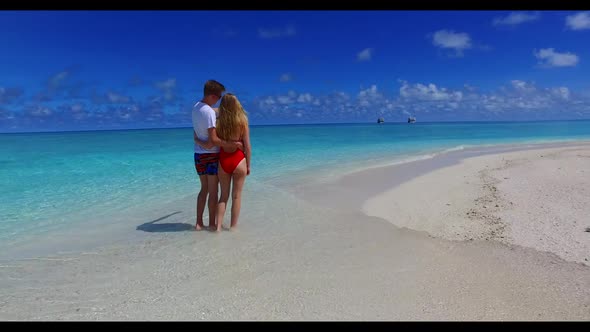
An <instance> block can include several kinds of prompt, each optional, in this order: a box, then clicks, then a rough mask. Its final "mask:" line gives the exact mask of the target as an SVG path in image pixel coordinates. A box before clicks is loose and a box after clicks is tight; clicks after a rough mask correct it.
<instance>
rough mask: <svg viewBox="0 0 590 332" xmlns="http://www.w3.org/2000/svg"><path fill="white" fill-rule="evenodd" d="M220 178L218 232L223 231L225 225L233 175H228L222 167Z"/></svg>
mask: <svg viewBox="0 0 590 332" xmlns="http://www.w3.org/2000/svg"><path fill="white" fill-rule="evenodd" d="M217 175H218V176H219V183H220V184H221V197H220V198H219V202H218V203H217V231H218V232H219V231H221V226H222V224H223V216H224V215H225V209H226V207H227V201H228V200H229V189H230V185H231V174H227V173H226V172H225V171H224V170H223V167H221V165H220V166H219V171H218V172H217Z"/></svg>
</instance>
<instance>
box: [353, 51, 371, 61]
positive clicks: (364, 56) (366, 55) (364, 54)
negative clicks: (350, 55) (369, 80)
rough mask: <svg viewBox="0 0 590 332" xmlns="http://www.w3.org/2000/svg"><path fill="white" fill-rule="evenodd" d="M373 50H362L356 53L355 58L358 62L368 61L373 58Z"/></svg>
mask: <svg viewBox="0 0 590 332" xmlns="http://www.w3.org/2000/svg"><path fill="white" fill-rule="evenodd" d="M373 51H374V50H373V49H372V48H365V49H364V50H362V51H360V52H358V53H357V55H356V58H357V60H358V61H369V60H371V57H372V56H373Z"/></svg>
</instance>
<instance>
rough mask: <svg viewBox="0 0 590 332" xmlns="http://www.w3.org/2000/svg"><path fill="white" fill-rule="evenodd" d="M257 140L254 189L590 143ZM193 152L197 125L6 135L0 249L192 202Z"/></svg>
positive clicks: (289, 135) (468, 126)
mask: <svg viewBox="0 0 590 332" xmlns="http://www.w3.org/2000/svg"><path fill="white" fill-rule="evenodd" d="M251 136H252V137H251V140H252V145H253V161H252V175H251V176H250V177H249V178H248V182H247V186H249V190H254V189H255V188H257V186H267V185H272V184H273V183H276V182H277V180H278V179H284V178H288V177H297V176H305V177H307V178H309V177H310V176H311V177H313V176H315V175H317V176H326V175H329V174H332V173H337V172H339V171H346V170H351V169H357V168H363V167H371V166H374V165H378V164H380V163H386V162H388V161H391V160H396V159H397V160H399V159H404V158H406V157H409V156H414V157H416V156H420V155H425V154H429V153H433V152H437V151H444V150H448V149H455V148H461V147H467V146H477V145H495V144H513V143H535V142H551V141H566V140H588V139H590V121H556V122H514V123H509V122H495V123H473V122H469V123H415V124H411V125H409V124H381V125H377V124H338V125H290V126H253V127H252V129H251ZM192 148H193V143H192V132H191V128H181V129H152V130H128V131H92V132H61V133H21V134H0V152H1V154H0V183H1V185H0V197H2V200H1V201H2V203H1V209H0V243H2V242H4V243H5V244H6V243H9V242H10V241H11V240H15V239H18V238H19V237H21V236H23V235H25V234H27V235H31V234H39V235H42V234H45V233H48V232H51V231H56V232H59V231H60V230H63V229H67V228H69V227H71V226H73V225H83V224H84V223H86V222H91V221H93V220H98V219H100V220H104V221H105V222H108V220H116V219H117V218H114V217H116V216H117V214H120V213H123V212H122V211H131V210H132V209H136V210H137V209H139V210H140V209H142V208H143V207H147V206H151V207H153V206H154V204H162V203H166V202H174V200H176V199H178V198H179V197H185V196H187V195H193V194H195V193H196V191H197V190H198V187H199V185H198V179H197V177H196V174H195V170H194V165H193V152H192V151H193V150H192ZM250 199H251V200H255V199H256V198H255V197H252V198H250ZM251 202H252V201H251ZM130 209H131V210H130Z"/></svg>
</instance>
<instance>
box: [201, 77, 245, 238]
mask: <svg viewBox="0 0 590 332" xmlns="http://www.w3.org/2000/svg"><path fill="white" fill-rule="evenodd" d="M224 92H225V87H224V86H223V84H221V83H219V82H217V81H215V80H209V81H207V82H205V87H204V91H203V99H201V101H199V102H197V103H196V104H195V106H194V107H193V110H192V121H193V139H194V141H195V155H194V156H195V168H196V170H197V174H198V175H199V180H200V182H201V190H200V191H199V195H198V197H197V221H196V225H195V228H196V230H201V229H203V228H204V227H205V226H204V224H203V213H204V212H205V204H206V203H207V199H208V204H207V206H208V207H209V228H210V229H211V230H217V231H218V232H219V231H221V226H222V224H223V217H224V215H225V210H226V207H227V203H228V200H229V196H230V187H231V198H232V206H231V223H230V229H232V228H234V227H236V225H237V223H238V218H239V216H240V207H241V203H242V189H243V187H244V182H245V181H246V176H247V175H249V174H250V161H251V151H252V148H251V145H250V129H249V127H248V116H247V115H246V112H245V111H244V108H243V107H242V104H240V101H239V100H238V98H237V97H236V96H235V95H234V94H231V93H226V94H225V95H224V94H223V93H224ZM219 101H221V102H220V104H219V108H218V110H217V111H216V110H215V109H213V108H212V106H213V105H215V104H217V102H219ZM219 184H221V197H219V198H218V190H217V189H218V187H219Z"/></svg>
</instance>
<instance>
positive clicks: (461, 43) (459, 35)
mask: <svg viewBox="0 0 590 332" xmlns="http://www.w3.org/2000/svg"><path fill="white" fill-rule="evenodd" d="M432 44H433V45H434V46H437V47H440V48H448V49H452V50H455V52H456V55H457V56H462V55H463V50H465V49H469V48H471V37H469V34H467V33H465V32H454V31H452V30H438V31H436V32H435V33H434V34H433V36H432Z"/></svg>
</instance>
